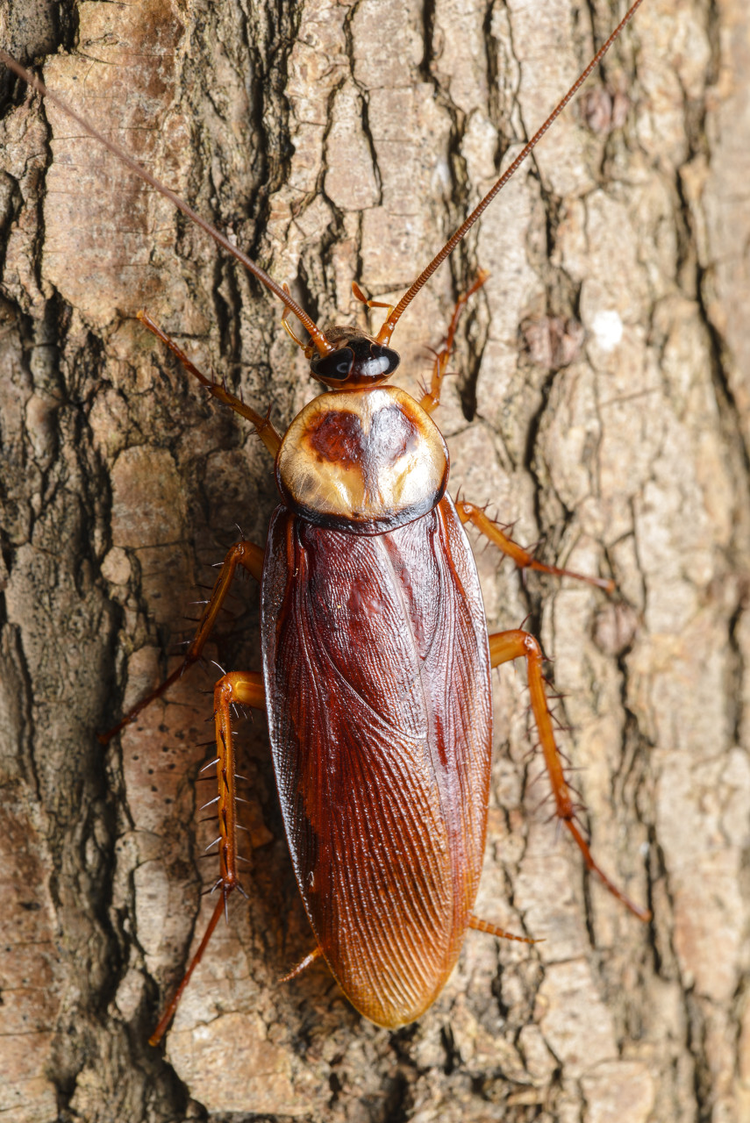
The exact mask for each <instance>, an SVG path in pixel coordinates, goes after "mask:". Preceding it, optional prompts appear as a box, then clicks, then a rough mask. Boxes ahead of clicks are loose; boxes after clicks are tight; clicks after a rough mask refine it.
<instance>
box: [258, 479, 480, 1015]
mask: <svg viewBox="0 0 750 1123" xmlns="http://www.w3.org/2000/svg"><path fill="white" fill-rule="evenodd" d="M262 637H263V662H264V675H265V683H266V698H267V705H268V721H269V730H270V736H271V748H272V752H273V759H274V767H275V769H276V776H277V782H278V788H279V795H280V800H281V808H282V813H283V817H284V823H285V828H286V833H287V838H288V842H289V848H290V852H291V855H292V862H293V865H294V870H295V874H296V876H297V882H298V884H299V887H300V892H301V893H302V898H303V900H304V903H305V908H306V910H307V914H308V916H309V918H310V922H311V924H312V927H313V930H314V932H315V936H316V939H317V941H318V943H319V945H320V948H321V950H322V952H323V954H324V955H325V958H326V960H327V962H328V964H329V966H330V968H331V971H332V972H333V974H334V976H335V977H336V979H337V980H338V982H339V983H340V985H341V986H342V988H343V990H344V991H345V993H346V994H347V997H348V998H349V999H350V1001H351V1002H352V1003H353V1005H354V1006H356V1007H357V1009H358V1010H360V1011H361V1012H362V1013H363V1014H364V1015H365V1016H366V1017H368V1018H370V1019H371V1020H372V1021H374V1022H377V1023H379V1024H381V1025H385V1026H391V1027H392V1026H396V1025H401V1024H403V1023H405V1022H409V1021H412V1020H413V1019H414V1018H417V1017H419V1015H420V1014H421V1013H422V1012H423V1011H424V1010H425V1009H426V1008H427V1007H428V1006H429V1005H430V1003H431V1002H432V1001H433V1000H434V998H435V997H436V995H437V993H438V992H439V991H440V989H441V988H442V986H443V985H444V983H445V980H446V979H447V977H448V974H449V973H450V971H451V970H452V968H453V966H454V964H455V961H456V958H457V956H458V953H459V951H460V948H461V943H462V941H463V935H464V931H465V929H466V924H467V921H468V914H469V912H470V910H471V907H472V904H473V902H474V898H475V896H476V892H477V887H478V881H479V874H480V871H481V866H482V858H483V851H484V836H485V826H486V816H487V797H488V787H489V770H490V749H491V711H490V692H489V654H488V646H487V632H486V626H485V621H484V612H483V607H482V601H481V594H480V590H479V583H478V579H477V575H476V569H475V566H474V560H473V557H472V555H471V551H470V548H469V545H468V542H467V540H466V537H465V535H464V533H463V529H462V527H461V525H460V523H459V520H458V517H457V515H456V512H455V508H454V506H453V503H452V502H451V500H450V499H448V498H444V499H442V500H441V502H440V503H439V504H438V506H437V507H435V508H434V510H432V511H430V512H429V513H428V514H426V515H424V516H422V517H421V518H419V519H416V520H415V521H413V522H411V523H409V524H407V525H406V526H403V527H400V528H398V529H397V530H394V531H390V532H389V533H386V534H381V535H370V536H363V535H357V534H350V533H345V532H341V531H335V530H329V529H324V528H319V527H315V526H313V525H312V524H310V523H309V522H307V521H305V520H304V519H302V518H300V517H299V516H297V515H294V514H292V513H291V512H290V511H288V510H287V509H286V508H285V507H279V508H278V509H277V510H276V513H275V515H274V517H273V520H272V522H271V528H270V532H269V540H268V546H267V549H266V562H265V569H264V575H263V592H262Z"/></svg>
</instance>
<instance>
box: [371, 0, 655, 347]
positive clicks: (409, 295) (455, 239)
mask: <svg viewBox="0 0 750 1123" xmlns="http://www.w3.org/2000/svg"><path fill="white" fill-rule="evenodd" d="M642 3H643V0H635V3H634V4H633V5H632V7H631V8H630V9H629V10H628V12H627V14H626V15H625V17H624V18H623V19H622V20H621V21H620V23H619V24H618V25H617V27H616V28H615V30H614V31H613V32H612V34H611V35H610V37H609V39H608V40H607V42H606V43H605V44H604V46H603V47H601V48H600V49H599V50H598V51H597V52H596V54H595V55H594V57H593V58H592V60H591V62H590V63H589V64H588V66H587V67H586V69H585V70H584V72H583V73H582V74H581V75H580V77H579V78H577V79H576V81H575V82H574V83H573V85H572V86H571V87H570V89H569V90H568V92H567V94H566V95H565V97H564V98H563V99H562V101H561V102H560V103H559V105H558V106H557V107H556V108H555V109H554V110H553V111H552V113H550V115H549V117H548V118H547V120H546V121H545V122H544V124H543V125H542V127H541V129H538V130H537V131H536V132H535V133H534V135H533V137H532V138H531V140H530V141H529V143H528V144H527V145H526V146H525V148H523V149H522V150H521V152H520V153H519V154H518V156H516V158H515V160H514V161H513V163H512V164H511V165H510V167H509V168H508V169H507V171H504V172H503V174H502V175H501V176H500V178H499V180H498V181H497V183H496V184H495V186H494V187H492V188H491V189H490V191H488V192H487V194H486V195H485V197H484V198H483V199H482V201H481V203H479V205H478V206H477V207H475V208H474V210H473V211H472V212H471V214H470V215H469V217H468V218H467V219H466V221H465V222H463V223H462V224H461V226H459V228H458V230H456V232H455V234H453V235H452V236H451V237H450V238H449V239H448V241H447V242H446V243H445V245H444V246H443V248H442V249H441V251H440V253H439V254H437V256H436V257H434V258H433V259H432V261H431V262H430V264H429V265H428V266H427V268H426V269H425V270H424V272H422V273H420V274H419V276H418V277H417V279H416V281H415V282H414V284H413V285H412V286H411V288H410V289H409V290H408V291H407V292H405V293H404V295H403V296H402V297H401V299H400V300H399V302H398V304H397V305H396V307H395V308H394V309H393V311H392V312H391V313H390V315H389V316H388V318H387V319H386V321H385V323H384V324H383V326H382V327H381V329H380V331H379V332H378V343H384V344H385V345H386V346H387V345H388V343H389V342H390V339H391V336H392V335H393V329H394V328H395V326H396V324H397V323H398V321H399V320H400V319H401V315H402V313H403V312H404V310H405V309H406V308H407V307H408V305H409V304H411V302H412V300H413V299H414V297H415V296H416V295H417V293H418V292H419V290H420V289H421V288H422V285H424V283H425V282H426V281H428V280H429V279H430V277H431V276H432V274H433V273H434V272H435V270H436V269H437V267H438V266H439V265H442V263H443V262H444V261H445V259H446V257H448V255H449V254H451V253H453V251H454V249H455V248H456V246H457V245H458V243H459V242H460V241H461V239H462V238H463V237H464V235H465V234H466V232H467V231H468V230H470V229H471V227H472V226H473V225H474V223H475V222H476V221H477V219H478V218H479V216H480V215H481V214H482V213H483V212H484V211H485V210H486V208H487V207H488V206H489V205H490V203H491V202H492V200H493V199H494V198H495V196H496V195H497V193H498V191H501V190H502V189H503V187H505V184H506V183H507V182H508V180H509V179H510V177H511V176H512V175H513V173H514V172H515V171H516V170H517V169H518V167H519V166H520V165H521V164H522V163H523V162H524V160H525V159H526V157H527V156H528V155H529V153H530V152H531V150H532V149H533V148H534V147H535V146H536V145H537V143H538V142H539V141H540V140H541V139H542V137H543V136H544V134H545V133H546V132H547V129H548V128H549V127H550V125H551V124H552V123H553V121H555V120H556V119H557V118H558V117H559V116H560V114H561V113H562V111H563V109H564V108H565V106H566V105H567V104H568V102H569V101H570V100H571V98H573V97H575V95H576V94H577V93H578V91H579V89H580V88H581V86H582V85H583V83H584V82H585V81H586V79H587V78H588V76H589V74H591V71H592V70H593V69H594V68H595V67H596V66H598V64H599V63H600V62H601V60H602V58H603V57H604V55H605V54H606V53H607V51H608V50H609V48H610V47H611V46H612V44H613V43H614V41H615V39H616V38H617V36H618V35H619V34H620V32H621V31H622V29H623V28H624V27H625V25H626V24H627V23H629V22H630V20H631V19H632V18H633V16H634V15H635V12H636V10H637V9H638V8H639V7H640V6H641V4H642Z"/></svg>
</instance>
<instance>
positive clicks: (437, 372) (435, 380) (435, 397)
mask: <svg viewBox="0 0 750 1123" xmlns="http://www.w3.org/2000/svg"><path fill="white" fill-rule="evenodd" d="M488 277H489V273H487V272H486V271H485V270H484V269H480V270H479V272H478V273H477V277H476V280H475V281H474V282H473V284H472V285H470V287H469V288H468V289H467V290H466V292H465V293H463V295H462V296H459V298H458V300H457V301H456V305H455V308H454V309H453V315H452V316H451V322H450V324H449V326H448V334H447V336H446V337H445V342H444V343H443V345H442V347H441V348H440V349H439V350H438V351H437V352H436V354H435V361H434V363H433V365H432V378H431V380H430V389H429V391H428V392H427V393H425V395H424V397H423V398H421V399H420V402H419V404H420V405H421V407H422V409H423V410H424V411H425V413H432V411H433V410H434V409H437V407H438V406H439V405H440V390H441V387H442V384H443V379H444V378H445V375H446V372H447V370H448V361H449V359H450V357H451V351H452V350H453V344H454V342H455V339H456V328H457V327H458V321H459V317H460V316H461V312H462V311H463V308H464V305H465V304H466V302H467V301H468V300H469V298H470V297H472V296H473V295H474V293H475V292H477V290H478V289H480V288H481V287H482V285H483V284H484V283H485V281H486V280H487V278H488Z"/></svg>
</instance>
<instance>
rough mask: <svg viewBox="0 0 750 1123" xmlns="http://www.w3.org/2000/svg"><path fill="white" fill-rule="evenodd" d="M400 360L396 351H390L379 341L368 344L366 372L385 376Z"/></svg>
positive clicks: (391, 371)
mask: <svg viewBox="0 0 750 1123" xmlns="http://www.w3.org/2000/svg"><path fill="white" fill-rule="evenodd" d="M400 362H401V356H400V355H399V354H398V352H397V351H391V350H390V348H388V347H383V346H381V344H379V343H373V344H371V345H370V358H369V360H368V361H367V364H366V373H367V374H368V375H370V376H372V377H378V376H380V377H381V378H387V377H388V375H389V374H393V372H394V370H395V369H396V367H397V366H398V364H399V363H400Z"/></svg>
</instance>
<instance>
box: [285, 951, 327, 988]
mask: <svg viewBox="0 0 750 1123" xmlns="http://www.w3.org/2000/svg"><path fill="white" fill-rule="evenodd" d="M322 954H323V952H322V951H321V949H320V948H319V947H317V946H316V947H314V948H313V950H312V951H311V952H310V953H309V954H308V955H306V956H305V958H304V959H300V961H299V963H297V964H296V965H295V966H294V967H292V969H291V971H288V972H287V974H286V975H282V976H281V978H280V979H279V982H280V983H290V982H291V981H292V979H296V978H298V976H299V975H301V974H302V972H303V971H306V970H307V968H308V967H309V966H310V965H311V964H313V963H314V962H315V960H316V959H320V957H321V955H322Z"/></svg>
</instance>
